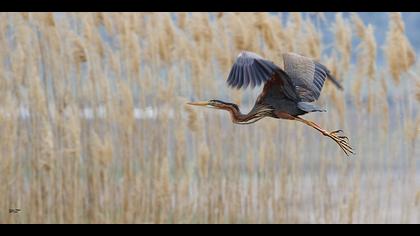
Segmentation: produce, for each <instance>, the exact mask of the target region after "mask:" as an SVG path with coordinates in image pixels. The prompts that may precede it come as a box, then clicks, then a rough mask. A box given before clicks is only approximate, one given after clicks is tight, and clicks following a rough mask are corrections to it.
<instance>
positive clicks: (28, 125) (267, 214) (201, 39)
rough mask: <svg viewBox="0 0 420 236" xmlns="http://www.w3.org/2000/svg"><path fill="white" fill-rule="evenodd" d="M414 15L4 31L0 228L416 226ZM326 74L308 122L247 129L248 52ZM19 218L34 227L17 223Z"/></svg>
mask: <svg viewBox="0 0 420 236" xmlns="http://www.w3.org/2000/svg"><path fill="white" fill-rule="evenodd" d="M419 24H420V14H418V13H402V14H400V13H309V12H308V13H0V30H1V32H3V35H4V37H1V38H0V77H1V78H0V101H1V103H0V132H1V133H2V134H3V135H2V138H1V139H0V182H1V183H2V184H1V185H0V223H420V214H419V212H420V183H419V181H420V173H419V171H418V167H419V164H420V158H419V157H420V147H419V145H420V142H419V133H420V117H419V103H420V77H419V75H420V70H419V69H420V68H419V64H418V62H417V60H416V55H417V52H418V51H419V50H420V37H419V32H418V31H417V26H418V25H419ZM242 50H248V51H253V52H256V53H258V54H260V55H262V56H264V57H265V58H267V59H270V60H272V61H274V62H275V63H276V64H278V65H280V67H282V66H283V64H282V63H283V62H282V58H281V53H283V52H297V53H300V54H302V55H305V56H309V57H313V58H315V59H316V60H319V61H320V62H321V63H323V64H325V65H326V66H327V67H328V68H329V69H330V70H331V71H332V73H333V74H334V75H335V77H336V78H337V79H338V80H339V81H340V82H341V83H342V84H343V86H344V91H339V90H337V89H336V88H335V87H334V86H333V85H331V84H330V83H328V81H327V82H326V83H325V86H324V88H323V91H322V94H321V97H320V99H319V101H318V102H317V104H318V105H319V106H321V107H324V108H326V109H327V110H328V112H327V113H312V114H308V115H306V116H305V118H307V119H309V120H312V121H315V122H316V123H318V124H319V125H320V126H321V127H324V128H325V129H327V130H335V129H343V130H344V132H345V134H346V135H347V136H348V137H349V138H350V143H351V144H352V146H353V147H355V149H356V155H355V156H350V157H347V156H345V154H344V153H343V152H342V150H340V149H339V148H338V147H337V145H336V144H335V143H334V142H332V141H331V140H330V139H327V138H324V137H323V136H320V135H319V133H318V132H316V131H315V130H313V129H312V128H310V127H307V126H305V125H303V124H300V123H298V122H292V121H286V120H275V119H271V118H266V119H263V120H261V121H259V122H257V123H255V124H252V125H246V126H243V125H235V124H232V123H231V120H230V117H229V114H228V113H227V112H224V111H217V110H210V109H200V108H196V107H189V106H186V105H185V103H186V102H188V101H191V100H193V101H195V100H209V99H220V100H223V101H230V102H235V103H237V104H239V105H240V108H241V110H242V111H243V112H247V111H248V110H249V109H250V108H251V107H252V106H253V103H254V101H255V99H256V97H257V95H258V94H259V93H260V91H261V89H262V88H255V89H248V90H245V91H238V90H232V89H229V88H228V87H227V86H226V82H225V81H226V78H227V75H228V73H229V70H230V66H231V65H232V63H233V62H234V60H235V58H236V56H237V55H238V54H239V53H240V52H241V51H242ZM9 209H20V210H21V211H19V212H17V213H15V212H9Z"/></svg>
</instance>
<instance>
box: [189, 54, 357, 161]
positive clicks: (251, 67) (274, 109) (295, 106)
mask: <svg viewBox="0 0 420 236" xmlns="http://www.w3.org/2000/svg"><path fill="white" fill-rule="evenodd" d="M283 61H284V69H281V68H280V67H278V66H277V65H275V64H274V63H273V62H271V61H268V60H266V59H264V58H262V57H261V56H259V55H257V54H255V53H253V52H241V53H240V54H239V55H238V58H237V59H236V62H235V63H234V65H233V66H232V69H231V71H230V73H229V76H228V79H227V83H228V85H229V86H231V87H234V88H237V89H240V88H247V87H248V86H251V87H255V86H257V85H261V84H263V83H264V88H263V90H262V92H261V94H260V95H259V96H258V98H257V100H256V102H255V105H254V107H253V108H252V109H251V111H250V112H249V113H248V114H242V113H241V112H240V110H239V107H238V106H237V105H236V104H233V103H227V102H223V101H219V100H210V101H208V102H191V103H189V104H191V105H201V106H209V107H213V108H217V109H222V110H227V111H229V113H230V114H231V117H232V121H233V122H234V123H237V124H251V123H254V122H256V121H258V120H260V119H262V118H264V117H272V118H277V119H287V120H296V121H300V122H303V123H305V124H307V125H309V126H311V127H313V128H315V129H317V130H318V131H320V132H321V133H322V134H323V135H325V136H328V137H330V138H332V139H333V140H334V141H335V142H337V144H339V146H340V147H341V148H342V149H343V151H344V152H345V153H346V154H348V153H353V151H352V148H351V147H350V145H349V144H348V143H347V141H348V138H347V137H345V136H337V135H336V134H337V133H338V132H341V130H338V131H333V132H327V131H325V130H323V129H322V128H320V127H319V126H318V125H317V124H315V123H314V122H311V121H308V120H305V119H303V118H301V117H300V116H301V115H304V114H307V113H309V112H323V111H325V110H323V109H321V108H319V107H318V106H316V105H315V104H314V103H313V102H314V101H316V100H317V99H318V98H319V96H320V94H321V90H322V87H323V85H324V81H325V80H326V79H327V78H328V79H329V80H330V81H331V82H333V83H334V84H335V85H336V86H337V87H338V88H340V89H342V87H341V85H340V83H339V82H338V81H337V80H336V79H335V78H334V77H333V76H332V75H331V73H330V71H329V70H328V69H327V68H326V67H325V66H324V65H322V64H320V63H318V62H316V61H314V60H312V59H310V58H308V57H304V56H301V55H298V54H296V53H285V54H283Z"/></svg>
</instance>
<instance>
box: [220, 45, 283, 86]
mask: <svg viewBox="0 0 420 236" xmlns="http://www.w3.org/2000/svg"><path fill="white" fill-rule="evenodd" d="M278 70H281V69H280V68H279V67H278V66H276V65H275V64H274V63H273V62H271V61H269V60H266V59H264V58H262V57H261V56H259V55H257V54H255V53H253V52H247V51H243V52H241V53H240V54H239V55H238V57H237V58H236V61H235V63H234V64H233V66H232V69H231V70H230V73H229V76H228V79H227V83H228V85H229V86H230V87H233V88H237V89H240V88H244V89H245V88H247V87H248V85H250V86H251V87H252V88H254V87H255V86H258V85H261V84H262V83H265V82H266V81H268V80H270V79H271V78H272V77H273V75H274V73H275V72H276V71H278Z"/></svg>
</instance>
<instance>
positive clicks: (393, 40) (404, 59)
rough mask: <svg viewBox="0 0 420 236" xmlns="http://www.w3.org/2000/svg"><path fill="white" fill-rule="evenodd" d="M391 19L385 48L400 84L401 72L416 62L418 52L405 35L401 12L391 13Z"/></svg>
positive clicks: (395, 77) (390, 68)
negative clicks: (416, 52)
mask: <svg viewBox="0 0 420 236" xmlns="http://www.w3.org/2000/svg"><path fill="white" fill-rule="evenodd" d="M389 19H390V24H389V28H388V32H387V35H386V42H385V45H384V48H383V50H384V53H385V55H386V58H387V61H388V65H389V70H390V72H391V75H392V78H393V80H394V82H395V83H396V84H399V82H400V76H401V74H402V73H404V72H406V71H407V70H408V69H409V68H410V67H411V66H412V65H413V64H414V62H415V60H416V54H415V52H414V50H413V47H412V46H411V44H410V42H409V41H408V39H407V37H406V36H405V26H404V21H403V20H402V17H401V13H389Z"/></svg>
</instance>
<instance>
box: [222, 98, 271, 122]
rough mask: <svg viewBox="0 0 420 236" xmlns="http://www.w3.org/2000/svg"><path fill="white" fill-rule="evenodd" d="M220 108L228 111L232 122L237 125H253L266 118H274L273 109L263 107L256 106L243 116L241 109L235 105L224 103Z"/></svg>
mask: <svg viewBox="0 0 420 236" xmlns="http://www.w3.org/2000/svg"><path fill="white" fill-rule="evenodd" d="M218 108H219V109H222V110H226V111H228V112H229V113H230V116H231V118H232V122H233V123H236V124H252V123H255V122H257V121H258V120H260V119H262V118H264V117H266V116H272V115H271V114H272V109H270V108H269V107H267V106H263V105H256V106H254V108H252V110H251V111H250V112H249V113H248V114H242V113H241V111H240V110H239V107H238V106H237V105H236V104H233V103H224V104H223V105H222V106H219V107H218Z"/></svg>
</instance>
